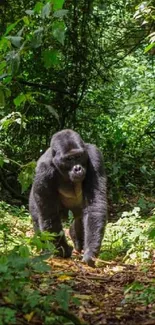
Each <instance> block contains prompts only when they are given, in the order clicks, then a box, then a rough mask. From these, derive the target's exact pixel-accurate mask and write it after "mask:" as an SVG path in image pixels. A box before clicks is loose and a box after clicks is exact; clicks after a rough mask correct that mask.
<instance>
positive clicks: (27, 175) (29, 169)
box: [18, 161, 36, 193]
mask: <svg viewBox="0 0 155 325" xmlns="http://www.w3.org/2000/svg"><path fill="white" fill-rule="evenodd" d="M35 167H36V162H35V161H31V162H30V163H28V164H27V165H25V166H23V168H22V170H21V172H20V174H19V175H18V180H19V182H20V184H21V186H22V193H23V192H24V191H26V190H27V189H28V188H29V186H30V185H31V184H32V182H33V178H34V171H35Z"/></svg>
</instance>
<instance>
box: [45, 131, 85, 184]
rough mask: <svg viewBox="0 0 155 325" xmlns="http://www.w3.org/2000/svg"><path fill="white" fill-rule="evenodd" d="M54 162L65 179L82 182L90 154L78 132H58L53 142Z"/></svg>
mask: <svg viewBox="0 0 155 325" xmlns="http://www.w3.org/2000/svg"><path fill="white" fill-rule="evenodd" d="M51 149H52V157H53V163H54V165H55V167H56V169H57V170H58V171H59V173H60V174H61V175H62V176H63V178H64V179H65V180H70V181H71V182H73V183H77V182H82V181H83V180H84V178H85V175H86V167H87V160H88V154H87V151H86V149H85V145H84V142H83V141H82V139H81V138H80V136H79V134H78V133H76V132H73V131H72V132H70V130H67V131H65V136H64V134H63V131H61V132H58V133H57V134H56V135H55V136H54V137H53V138H52V142H51Z"/></svg>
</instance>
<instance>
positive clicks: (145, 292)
mask: <svg viewBox="0 0 155 325" xmlns="http://www.w3.org/2000/svg"><path fill="white" fill-rule="evenodd" d="M124 294H125V301H126V302H129V301H132V302H136V303H140V304H143V305H145V306H148V305H150V304H152V303H154V301H155V287H154V281H153V284H150V285H144V284H142V283H140V282H133V283H132V284H130V285H128V286H126V288H125V291H124Z"/></svg>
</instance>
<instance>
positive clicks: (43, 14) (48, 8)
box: [41, 2, 51, 19]
mask: <svg viewBox="0 0 155 325" xmlns="http://www.w3.org/2000/svg"><path fill="white" fill-rule="evenodd" d="M50 13H51V3H50V2H47V3H46V4H45V6H44V7H43V8H42V12H41V17H42V18H43V19H45V18H49V16H50Z"/></svg>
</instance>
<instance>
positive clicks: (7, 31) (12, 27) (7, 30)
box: [4, 19, 20, 36]
mask: <svg viewBox="0 0 155 325" xmlns="http://www.w3.org/2000/svg"><path fill="white" fill-rule="evenodd" d="M19 21H20V19H18V20H17V21H16V22H15V23H13V24H10V25H9V26H8V27H7V29H6V32H5V34H4V36H6V35H8V34H9V33H10V32H11V31H12V30H13V29H14V28H15V27H16V26H17V24H18V23H19Z"/></svg>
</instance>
